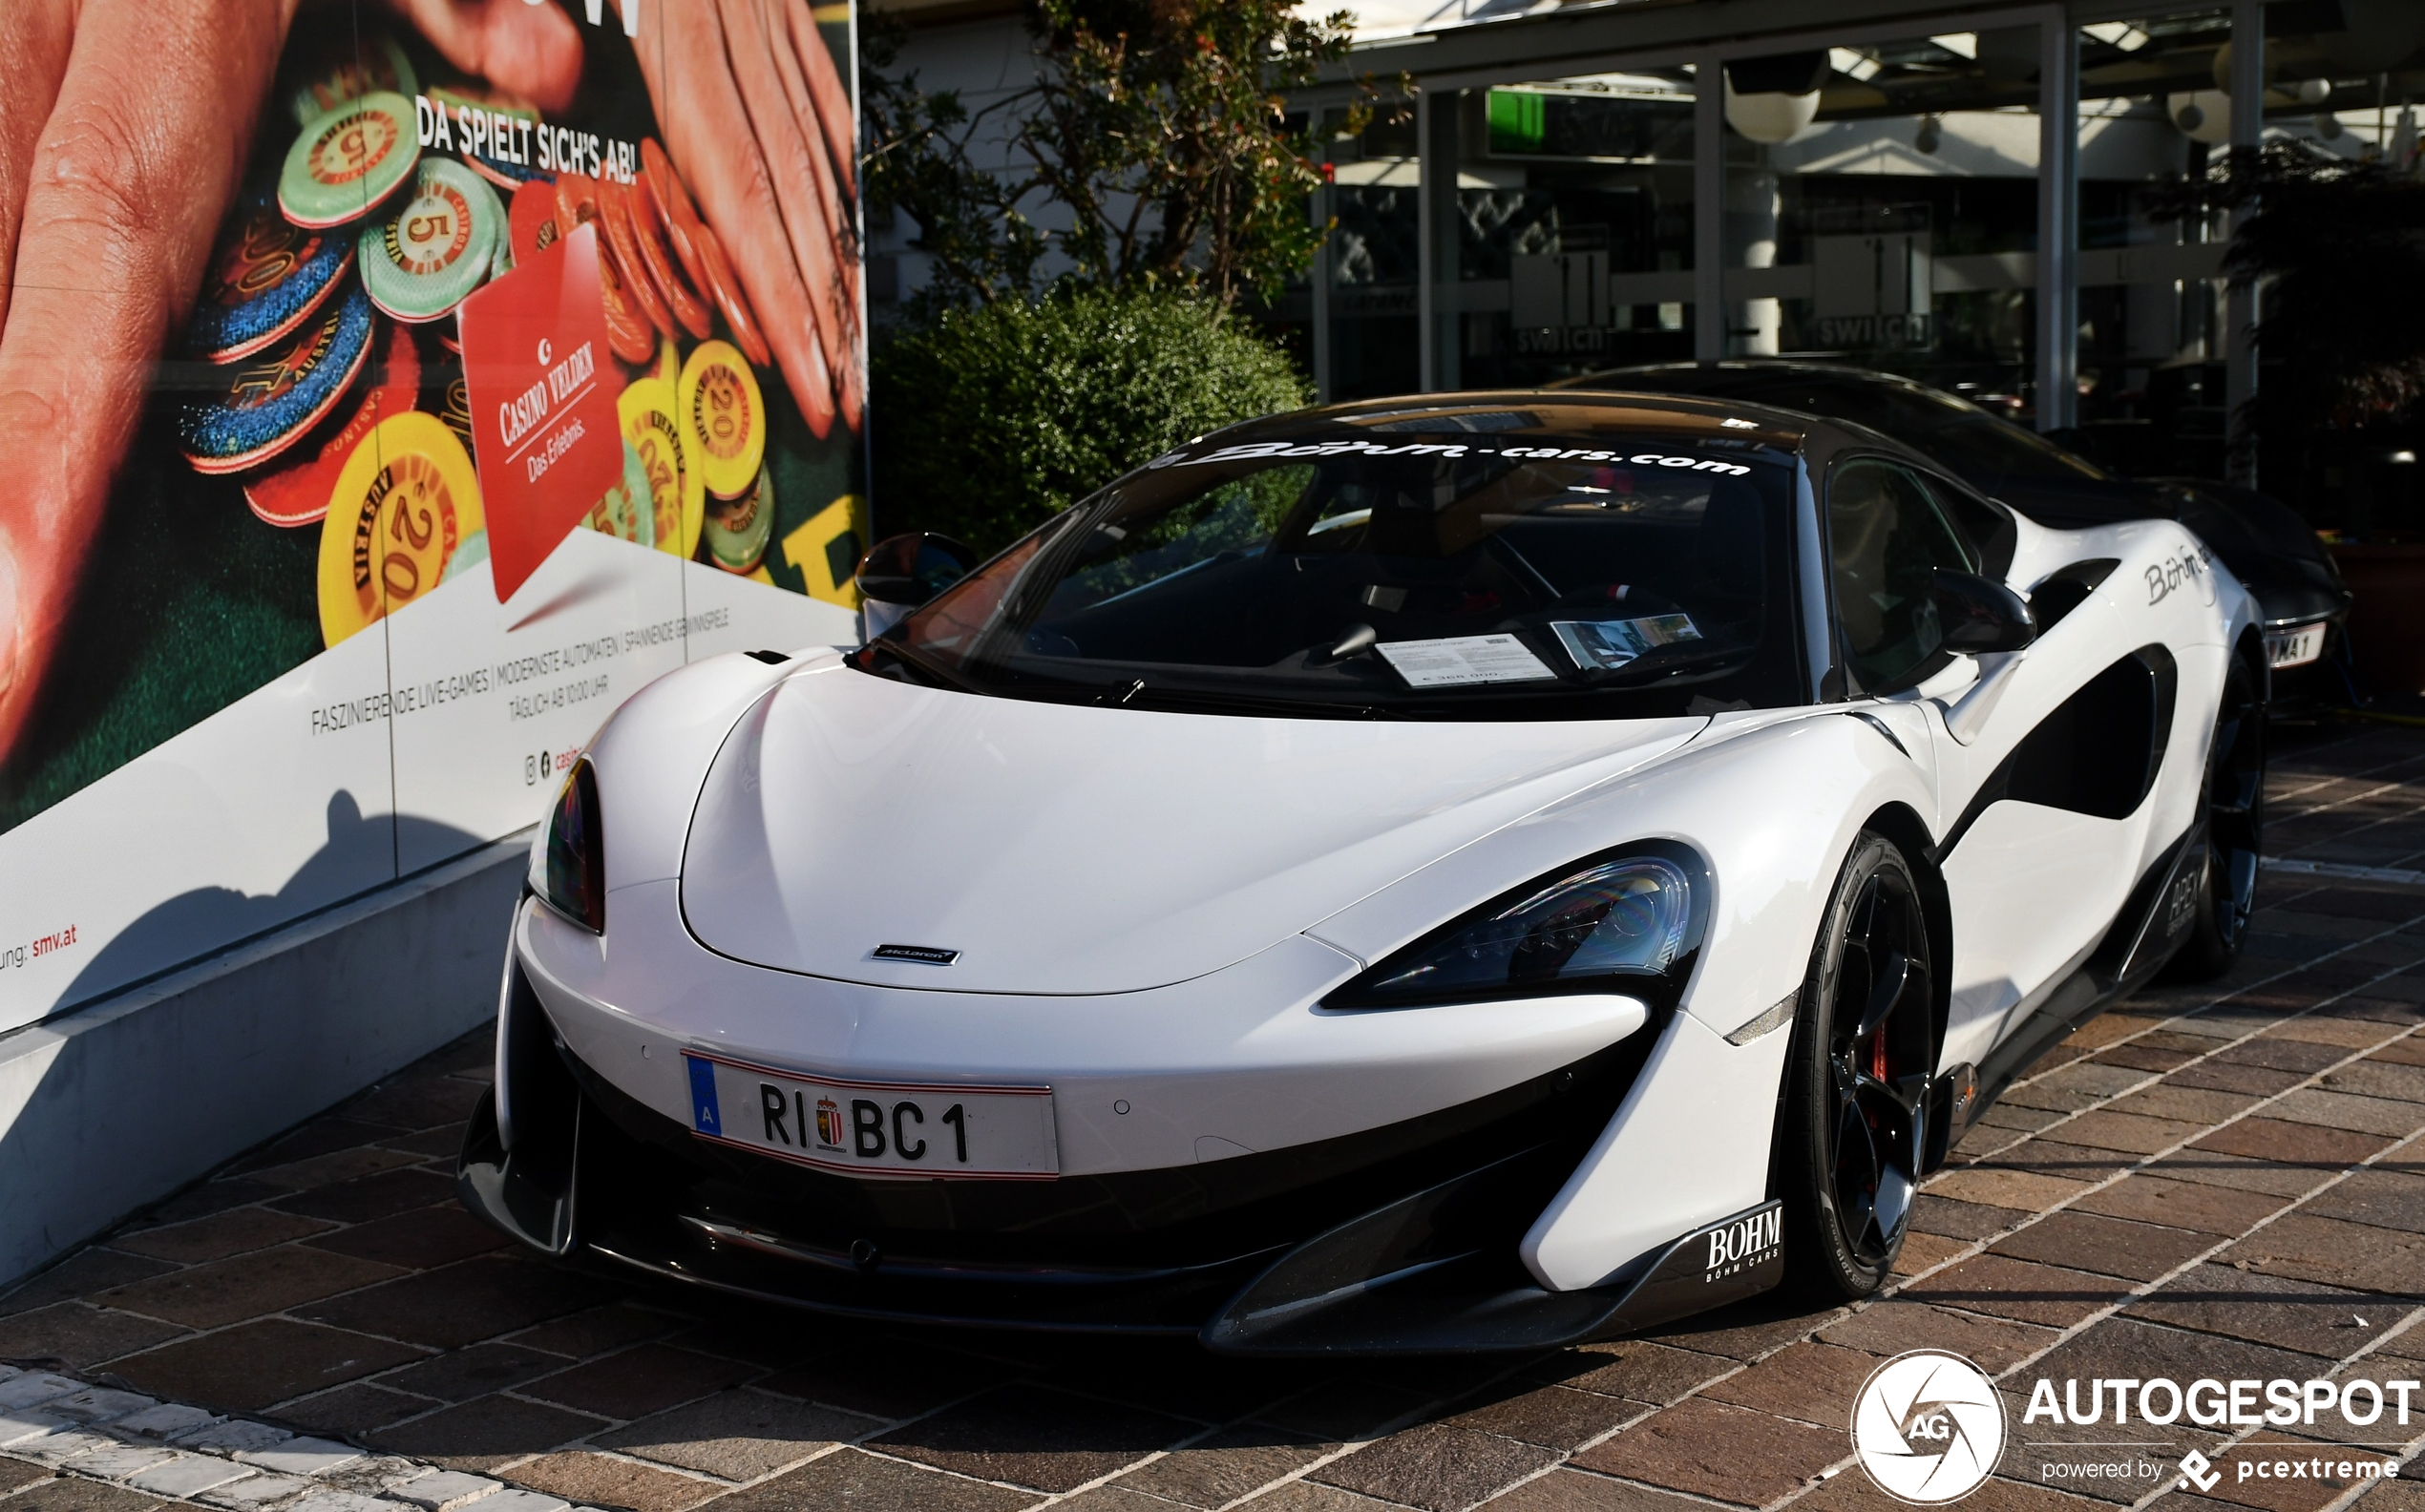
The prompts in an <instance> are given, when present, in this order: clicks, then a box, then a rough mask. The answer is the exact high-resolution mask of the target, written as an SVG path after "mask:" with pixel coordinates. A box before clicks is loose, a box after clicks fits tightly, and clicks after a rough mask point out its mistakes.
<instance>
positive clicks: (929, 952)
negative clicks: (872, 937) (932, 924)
mask: <svg viewBox="0 0 2425 1512" xmlns="http://www.w3.org/2000/svg"><path fill="white" fill-rule="evenodd" d="M875 958H876V959H877V960H901V961H917V962H918V963H919V964H920V965H925V966H949V965H950V964H951V963H952V962H954V961H956V960H958V959H959V952H958V951H956V950H940V949H938V948H937V947H935V946H933V945H878V946H877V947H875Z"/></svg>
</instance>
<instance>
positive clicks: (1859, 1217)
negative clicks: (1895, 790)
mask: <svg viewBox="0 0 2425 1512" xmlns="http://www.w3.org/2000/svg"><path fill="white" fill-rule="evenodd" d="M1934 983H1935V973H1934V953H1933V951H1932V949H1931V946H1930V941H1929V930H1928V919H1927V915H1926V914H1925V913H1924V911H1923V909H1922V907H1921V900H1920V889H1919V883H1918V879H1917V878H1916V877H1915V876H1914V874H1913V873H1912V871H1911V867H1910V863H1908V861H1906V860H1905V859H1904V856H1903V852H1902V851H1899V850H1897V849H1896V847H1895V845H1894V842H1892V841H1891V840H1888V839H1887V838H1886V837H1885V836H1884V835H1880V834H1874V833H1870V832H1867V831H1864V832H1863V834H1862V836H1861V838H1860V839H1859V840H1858V841H1856V842H1855V843H1854V845H1853V848H1852V854H1851V855H1850V857H1848V858H1847V859H1846V860H1845V865H1844V871H1843V872H1842V873H1841V874H1840V875H1838V877H1837V879H1836V887H1835V892H1834V893H1833V894H1832V895H1831V896H1830V897H1829V899H1828V902H1827V912H1826V914H1825V915H1824V920H1823V922H1822V924H1821V926H1820V931H1819V939H1818V943H1817V945H1816V946H1815V947H1814V948H1813V949H1812V951H1811V958H1810V972H1809V975H1808V977H1806V978H1805V979H1804V981H1803V991H1802V1006H1801V1011H1800V1012H1799V1013H1798V1014H1797V1015H1796V1017H1795V1020H1794V1042H1793V1049H1792V1053H1791V1056H1790V1058H1789V1059H1788V1061H1787V1062H1786V1070H1785V1114H1784V1117H1785V1122H1784V1127H1783V1129H1782V1135H1783V1138H1782V1141H1781V1143H1780V1149H1781V1156H1782V1158H1781V1160H1780V1163H1779V1171H1778V1176H1779V1180H1778V1187H1779V1195H1780V1196H1781V1197H1782V1198H1783V1199H1784V1203H1785V1225H1786V1248H1785V1253H1786V1256H1787V1259H1788V1263H1789V1264H1790V1265H1791V1267H1792V1269H1793V1271H1794V1279H1795V1284H1796V1285H1797V1286H1798V1288H1799V1289H1800V1290H1802V1291H1803V1292H1805V1293H1806V1294H1807V1295H1809V1296H1811V1297H1812V1298H1813V1299H1815V1300H1819V1301H1825V1302H1833V1301H1851V1300H1854V1299H1856V1298H1860V1297H1865V1296H1868V1295H1869V1294H1871V1293H1872V1292H1876V1291H1877V1290H1878V1288H1879V1287H1881V1286H1883V1285H1885V1284H1886V1280H1887V1275H1888V1274H1889V1273H1890V1272H1891V1271H1893V1269H1894V1258H1895V1255H1896V1253H1897V1252H1898V1251H1900V1250H1902V1248H1903V1236H1904V1232H1905V1229H1906V1228H1907V1226H1908V1222H1909V1220H1910V1216H1911V1198H1912V1189H1913V1187H1916V1186H1917V1185H1918V1182H1919V1179H1920V1162H1921V1160H1922V1158H1923V1152H1924V1151H1925V1150H1926V1149H1927V1146H1928V1126H1927V1121H1928V1106H1929V1097H1928V1091H1929V1074H1930V1072H1931V1070H1932V1069H1933V1066H1932V1062H1933V1061H1934V1057H1935V1044H1934V1040H1935V1035H1934V1032H1933V1018H1934V1013H1933V1010H1934V1003H1935V986H1934Z"/></svg>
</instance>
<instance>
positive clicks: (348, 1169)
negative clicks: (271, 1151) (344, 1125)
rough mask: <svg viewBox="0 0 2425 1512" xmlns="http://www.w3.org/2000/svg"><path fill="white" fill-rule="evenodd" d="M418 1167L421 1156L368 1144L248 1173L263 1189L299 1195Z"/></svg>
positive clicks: (264, 1167) (265, 1167)
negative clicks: (381, 1173)
mask: <svg viewBox="0 0 2425 1512" xmlns="http://www.w3.org/2000/svg"><path fill="white" fill-rule="evenodd" d="M419 1164H421V1162H420V1158H419V1157H418V1156H414V1155H409V1154H406V1153H404V1152H403V1151H400V1150H389V1149H379V1148H376V1147H375V1146H371V1145H359V1146H356V1147H354V1148H352V1149H341V1150H332V1151H330V1152H329V1153H328V1154H326V1155H315V1156H313V1157H311V1158H310V1159H309V1160H299V1161H295V1162H292V1163H290V1164H288V1165H285V1166H263V1167H261V1168H259V1169H257V1170H253V1171H249V1172H247V1173H246V1174H247V1175H249V1176H250V1177H251V1178H252V1179H253V1180H254V1181H257V1182H260V1183H262V1184H264V1186H269V1187H279V1188H282V1189H284V1190H285V1191H289V1192H297V1191H308V1190H311V1189H313V1188H315V1187H338V1186H342V1185H344V1184H345V1183H347V1182H350V1181H359V1180H361V1179H362V1178H363V1177H365V1176H375V1175H377V1174H378V1173H379V1172H381V1171H383V1170H394V1169H396V1168H398V1167H399V1166H418V1165H419Z"/></svg>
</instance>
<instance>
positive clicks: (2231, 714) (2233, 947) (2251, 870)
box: [2164, 657, 2266, 982]
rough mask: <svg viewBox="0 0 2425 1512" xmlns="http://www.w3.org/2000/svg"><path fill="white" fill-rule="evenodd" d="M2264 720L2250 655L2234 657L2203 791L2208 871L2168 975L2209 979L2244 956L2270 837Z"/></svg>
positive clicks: (2201, 803)
mask: <svg viewBox="0 0 2425 1512" xmlns="http://www.w3.org/2000/svg"><path fill="white" fill-rule="evenodd" d="M2265 724H2266V720H2265V704H2263V703H2262V702H2260V701H2259V700H2258V698H2257V693H2256V678H2255V676H2254V674H2252V673H2251V672H2250V671H2249V669H2248V664H2247V662H2244V661H2242V660H2241V659H2239V658H2238V657H2234V658H2232V660H2231V672H2230V675H2229V676H2228V677H2226V678H2225V680H2224V684H2223V706H2222V707H2221V708H2220V709H2219V710H2217V711H2216V714H2215V730H2214V740H2213V743H2212V744H2211V745H2209V746H2207V748H2206V771H2205V777H2204V782H2203V783H2202V784H2201V786H2200V788H2199V793H2198V805H2199V816H2200V818H2202V819H2203V820H2204V823H2205V830H2206V863H2205V872H2204V876H2202V877H2201V878H2200V879H2199V883H2198V906H2197V912H2196V913H2195V914H2193V915H2192V916H2191V918H2190V923H2189V935H2188V937H2187V938H2186V939H2184V940H2182V944H2181V949H2180V952H2179V953H2178V954H2176V955H2175V956H2173V958H2172V961H2171V964H2170V965H2169V966H2168V967H2167V968H2166V969H2165V972H2164V975H2165V977H2167V978H2169V979H2170V980H2173V981H2182V982H2202V981H2212V980H2214V979H2215V978H2216V977H2220V976H2222V975H2223V974H2224V973H2225V972H2227V971H2229V970H2230V969H2231V968H2232V966H2233V965H2234V964H2236V963H2237V962H2238V961H2239V959H2240V952H2241V950H2242V948H2243V947H2245V946H2246V944H2247V943H2248V916H2249V915H2250V914H2253V913H2254V912H2255V911H2256V898H2257V864H2258V857H2259V856H2260V854H2261V853H2262V851H2261V846H2262V842H2263V840H2264V836H2265V734H2266V730H2265Z"/></svg>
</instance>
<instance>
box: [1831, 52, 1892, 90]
mask: <svg viewBox="0 0 2425 1512" xmlns="http://www.w3.org/2000/svg"><path fill="white" fill-rule="evenodd" d="M1827 65H1828V67H1830V68H1832V69H1834V70H1835V71H1836V72H1837V73H1842V74H1845V75H1846V76H1847V77H1850V78H1854V79H1857V80H1859V81H1860V82H1862V83H1864V84H1866V83H1868V82H1869V81H1870V80H1871V79H1873V78H1875V77H1877V73H1878V66H1879V65H1878V60H1877V59H1876V58H1873V57H1871V56H1870V55H1869V54H1868V53H1866V52H1855V51H1854V50H1852V49H1851V48H1829V49H1828V50H1827Z"/></svg>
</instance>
